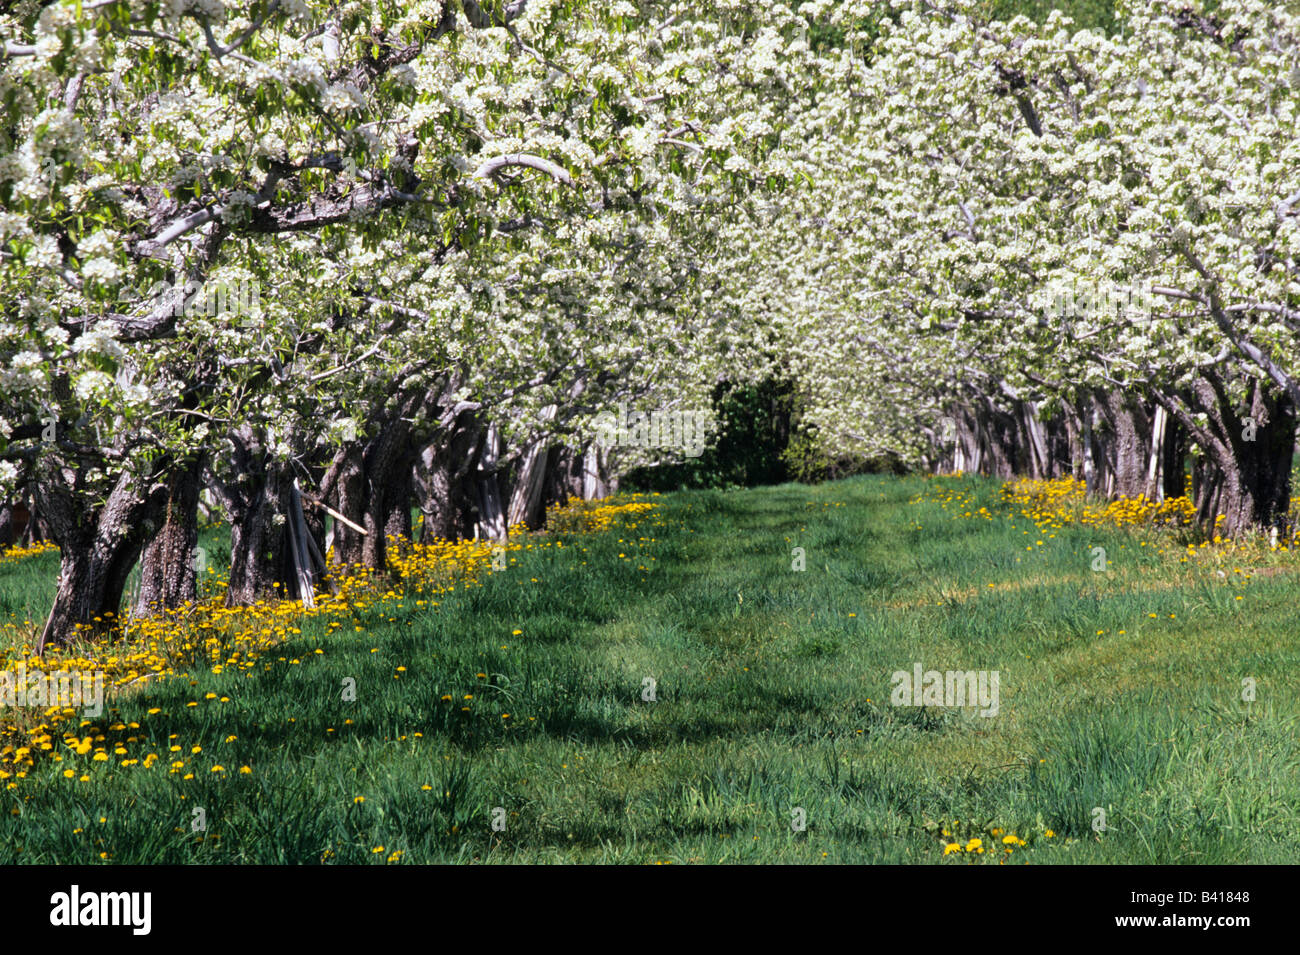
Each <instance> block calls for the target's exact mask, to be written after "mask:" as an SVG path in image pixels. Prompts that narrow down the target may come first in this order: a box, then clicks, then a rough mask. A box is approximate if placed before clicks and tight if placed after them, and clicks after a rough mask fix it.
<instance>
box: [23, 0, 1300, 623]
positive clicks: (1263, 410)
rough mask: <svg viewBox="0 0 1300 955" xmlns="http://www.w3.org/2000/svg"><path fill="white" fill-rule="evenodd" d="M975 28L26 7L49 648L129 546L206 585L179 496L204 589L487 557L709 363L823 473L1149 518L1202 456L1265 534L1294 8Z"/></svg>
mask: <svg viewBox="0 0 1300 955" xmlns="http://www.w3.org/2000/svg"><path fill="white" fill-rule="evenodd" d="M984 6H985V5H984V4H980V3H977V2H975V0H893V2H891V3H889V4H880V5H876V6H872V7H869V8H864V7H862V5H858V4H849V3H843V2H831V0H807V2H790V3H774V4H769V5H763V6H762V7H754V6H752V5H750V4H745V3H741V2H732V0H716V2H705V3H687V2H653V3H652V2H642V3H631V2H617V3H597V2H593V0H568V2H561V0H549V2H548V0H495V2H474V0H447V2H415V3H396V2H380V0H355V2H341V3H340V2H331V3H325V2H307V0H256V2H253V3H248V4H235V3H227V2H224V0H171V2H166V3H159V2H146V0H85V2H81V3H72V2H67V3H62V2H60V3H52V4H44V3H39V2H35V0H29V2H18V3H13V4H9V5H8V6H7V8H6V12H4V13H3V14H0V37H2V40H3V51H2V54H0V111H2V114H0V281H2V282H3V289H4V293H5V294H4V298H3V302H2V303H0V310H2V311H0V389H2V391H0V502H5V501H9V500H12V499H14V498H16V497H23V498H24V499H26V500H28V501H30V504H31V508H32V510H33V511H34V516H35V517H36V519H37V520H38V521H39V522H42V524H43V526H46V527H48V529H49V531H50V534H51V536H52V538H53V540H54V541H55V542H56V543H57V544H58V545H59V547H60V549H61V553H62V567H61V574H60V580H59V586H58V592H57V596H56V599H55V602H54V606H53V608H52V611H51V613H50V616H49V619H48V621H47V624H46V627H45V634H44V637H43V639H42V643H44V642H46V641H55V642H63V641H66V640H68V639H69V638H70V637H71V636H72V635H73V634H74V633H75V632H76V630H77V628H78V627H82V626H98V625H100V624H105V625H111V621H112V620H113V618H114V616H115V615H116V614H118V613H119V612H120V611H121V602H122V597H123V590H124V586H125V581H126V579H127V576H128V574H129V573H130V572H131V570H132V568H133V567H135V566H136V565H137V564H138V565H139V566H140V569H141V586H140V591H139V594H138V598H137V603H136V606H135V607H134V608H133V609H134V612H136V613H149V612H153V611H156V610H159V609H164V608H171V607H177V606H180V605H183V604H184V603H185V601H187V600H191V599H193V598H194V595H195V566H194V560H193V551H194V546H195V543H196V540H197V522H198V513H199V509H200V501H201V500H204V499H206V500H211V501H214V502H216V503H217V504H219V506H220V509H221V510H222V512H223V513H224V515H225V517H226V519H227V520H228V521H229V523H230V527H231V545H232V555H231V568H230V586H229V592H228V600H229V601H230V602H231V603H232V604H242V603H250V602H254V601H257V600H260V599H263V598H265V597H267V596H270V595H273V594H275V593H277V592H279V593H287V594H289V595H291V596H296V597H298V598H299V599H302V600H303V601H305V602H309V601H311V600H312V593H313V590H314V588H315V587H316V586H317V585H318V583H319V582H320V580H321V578H322V576H324V575H326V574H327V573H328V572H329V571H330V570H331V568H330V567H329V566H328V565H327V560H328V559H329V555H330V554H331V553H332V555H333V560H334V561H335V563H336V565H344V566H352V567H360V568H366V569H369V570H371V571H375V572H383V571H384V570H385V569H386V568H387V566H388V555H387V547H388V546H389V544H388V542H389V540H390V538H391V537H394V536H395V537H396V538H398V539H404V538H409V537H410V536H411V534H412V532H413V528H412V526H411V513H412V507H413V506H418V508H419V509H420V510H421V512H422V513H423V514H424V533H426V534H435V535H440V536H449V537H479V538H486V539H500V538H501V537H503V536H504V535H505V534H506V533H507V529H508V527H510V526H511V525H514V524H517V523H520V522H524V523H531V524H536V523H537V521H538V520H539V518H540V514H541V511H542V509H543V507H544V505H545V503H546V502H547V501H549V500H554V499H556V498H562V497H564V496H566V495H567V494H569V493H578V492H581V493H585V494H587V495H589V496H591V495H598V494H601V493H604V492H605V491H606V490H608V489H609V488H610V487H611V486H612V482H613V480H614V478H615V477H616V475H617V472H618V470H619V469H620V468H623V467H626V466H629V465H633V464H639V463H644V462H646V461H654V460H665V459H668V460H671V459H675V458H680V456H681V454H682V453H683V449H682V447H680V444H682V443H684V442H683V440H681V439H682V434H680V433H679V435H678V441H677V444H678V445H679V446H677V447H651V446H647V445H654V444H663V443H664V442H662V441H654V442H646V441H643V440H640V439H637V440H633V441H630V442H625V441H622V440H616V441H614V442H613V444H612V445H611V444H610V442H609V441H607V440H602V435H606V434H607V432H608V428H607V427H606V423H607V422H608V419H609V415H610V414H611V413H613V412H615V411H616V410H619V411H620V413H621V410H622V409H632V410H633V412H634V413H637V412H641V411H649V410H652V409H657V410H659V411H660V412H668V413H680V412H683V411H690V412H692V413H694V412H696V411H699V410H703V409H704V407H705V406H707V404H708V398H709V396H710V395H711V394H712V393H713V389H714V388H715V387H716V386H717V384H718V383H719V382H720V381H722V380H724V379H725V380H730V381H733V382H737V381H741V382H744V381H748V382H757V381H761V380H763V379H764V378H765V377H770V376H781V377H783V378H785V379H787V380H792V381H793V382H794V383H795V386H796V390H797V392H798V395H799V399H800V401H801V404H802V411H801V415H802V421H803V424H804V427H805V428H806V430H807V431H808V432H809V434H811V435H812V436H813V437H814V438H815V440H816V441H817V442H818V443H819V445H820V447H821V448H822V450H823V451H825V452H826V453H828V454H842V453H848V454H854V455H859V456H866V457H870V458H873V459H877V460H892V461H893V462H895V463H898V464H904V465H911V466H930V467H962V468H966V469H971V470H980V471H984V472H986V473H993V474H999V475H1004V476H1009V475H1011V474H1013V473H1028V474H1033V475H1036V476H1049V475H1050V476H1055V475H1058V474H1062V473H1075V474H1077V475H1080V476H1083V477H1085V478H1086V479H1087V480H1088V483H1089V486H1090V487H1091V488H1093V489H1095V490H1098V491H1101V492H1104V493H1111V494H1138V493H1146V494H1152V495H1158V494H1159V493H1161V491H1166V492H1168V493H1170V494H1178V493H1182V490H1183V488H1182V462H1183V456H1184V451H1189V450H1190V451H1191V452H1192V453H1193V454H1195V455H1196V461H1197V464H1196V465H1195V467H1194V471H1193V478H1194V493H1195V496H1196V502H1197V505H1198V508H1199V516H1200V518H1201V520H1202V521H1203V522H1204V523H1205V524H1206V525H1207V526H1212V525H1213V524H1214V523H1215V521H1216V519H1217V517H1218V515H1220V514H1222V515H1224V518H1223V527H1224V530H1225V532H1227V533H1230V534H1237V533H1244V532H1246V531H1248V530H1251V529H1253V528H1260V527H1266V526H1269V525H1274V526H1276V525H1277V523H1278V522H1279V521H1280V520H1281V519H1282V517H1283V515H1284V514H1285V513H1286V511H1287V507H1288V503H1289V494H1290V487H1289V464H1290V458H1291V453H1292V448H1293V444H1294V438H1295V409H1296V406H1297V402H1300V387H1298V384H1297V375H1298V374H1300V367H1297V344H1298V342H1297V340H1296V336H1297V333H1298V332H1300V311H1297V306H1296V305H1295V303H1294V301H1293V298H1294V296H1295V293H1296V288H1295V286H1294V282H1295V278H1296V268H1297V266H1296V243H1297V234H1296V230H1297V216H1298V215H1300V183H1298V182H1297V180H1296V172H1295V170H1296V168H1297V166H1296V161H1295V160H1296V158H1297V156H1296V149H1297V147H1296V137H1295V134H1294V131H1293V127H1294V119H1295V106H1296V100H1297V95H1300V93H1298V91H1300V46H1298V44H1300V18H1298V17H1297V15H1296V14H1294V13H1291V12H1287V10H1286V9H1285V8H1283V9H1275V6H1276V5H1271V4H1265V3H1260V2H1255V0H1222V2H1219V3H1217V4H1215V10H1214V12H1213V14H1212V15H1211V14H1207V13H1206V12H1205V11H1204V10H1203V9H1202V8H1201V7H1200V6H1199V5H1198V4H1196V3H1194V2H1188V0H1178V2H1174V0H1154V2H1150V3H1145V2H1144V3H1137V2H1128V0H1124V2H1121V3H1120V4H1119V5H1118V6H1117V11H1116V24H1117V26H1118V29H1117V31H1116V32H1114V33H1113V34H1111V35H1101V34H1098V33H1094V32H1090V31H1082V30H1076V29H1074V27H1073V25H1072V24H1071V23H1070V21H1069V20H1068V19H1067V18H1065V17H1064V16H1062V15H1060V14H1053V15H1052V16H1051V17H1050V18H1049V19H1048V20H1047V21H1046V22H1045V23H1044V24H1041V25H1040V24H1035V23H1033V22H1031V21H1029V20H1027V19H1025V18H1018V19H1016V20H1014V21H1012V22H1010V23H998V22H991V23H989V22H983V21H982V20H981V19H980V11H981V9H982V8H983V7H984ZM668 443H670V444H671V443H672V442H668ZM629 445H630V446H629ZM2 507H3V504H0V508H2ZM327 513H332V514H333V515H334V520H333V527H332V532H331V533H332V539H331V540H330V541H328V542H327V540H326V533H325V528H326V518H325V515H326V514H327ZM3 524H4V521H3V515H2V514H0V526H3ZM331 544H332V547H331V546H330V545H331Z"/></svg>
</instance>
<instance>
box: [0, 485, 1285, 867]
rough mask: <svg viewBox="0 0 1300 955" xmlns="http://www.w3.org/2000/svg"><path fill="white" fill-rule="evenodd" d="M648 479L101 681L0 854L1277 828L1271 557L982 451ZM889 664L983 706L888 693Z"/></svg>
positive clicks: (11, 576)
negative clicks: (1067, 513) (930, 471)
mask: <svg viewBox="0 0 1300 955" xmlns="http://www.w3.org/2000/svg"><path fill="white" fill-rule="evenodd" d="M651 500H653V501H654V502H655V503H656V504H657V507H656V508H655V509H654V510H652V511H648V512H644V513H639V514H629V515H625V516H624V517H623V518H621V520H622V523H615V524H614V525H612V526H611V527H609V528H608V529H605V530H603V531H598V532H594V533H583V534H578V533H561V534H553V535H550V536H548V537H547V538H545V539H544V541H539V543H538V545H537V546H534V547H532V548H530V549H528V550H523V551H518V552H515V553H514V554H513V557H514V559H513V561H512V562H511V563H510V564H509V566H508V568H507V569H506V570H504V571H501V572H499V573H495V574H492V575H491V576H490V577H487V578H486V579H484V580H483V581H481V585H480V586H476V587H473V588H470V589H465V588H463V587H460V588H457V589H456V590H455V591H452V592H448V593H445V594H442V595H440V597H439V600H438V604H437V606H431V605H430V602H428V601H426V602H424V603H423V605H420V606H417V605H416V602H415V601H414V600H411V599H403V598H401V597H400V596H396V595H395V596H394V597H392V598H389V599H384V600H378V601H374V602H370V603H368V604H367V605H366V606H365V607H363V608H361V609H360V610H358V611H357V612H356V613H355V614H354V615H352V616H351V617H350V618H349V620H347V621H345V622H344V625H342V626H339V625H337V620H338V618H337V617H336V618H334V622H335V624H336V625H334V626H330V622H329V621H327V620H326V619H324V618H314V619H309V620H305V621H304V622H302V623H301V624H300V626H299V627H298V629H300V630H301V633H299V634H292V633H291V634H290V637H291V639H290V640H289V641H288V642H285V643H283V644H281V645H279V647H278V648H276V649H275V650H274V651H273V652H267V653H264V654H263V655H262V656H261V657H260V659H259V661H258V665H257V666H255V667H251V668H248V669H239V668H237V667H215V668H208V667H202V668H198V669H195V670H194V671H193V672H192V673H190V674H189V675H188V677H187V678H186V677H176V678H172V679H168V680H166V681H163V682H158V683H156V684H155V685H147V686H146V687H145V688H144V689H142V690H140V691H138V692H136V693H133V694H131V695H130V696H129V697H124V698H122V699H120V700H118V701H117V703H116V704H115V707H114V708H113V709H111V710H110V711H109V712H108V713H106V714H105V716H104V717H102V718H101V719H100V720H98V721H91V723H90V724H88V725H86V726H82V727H80V728H79V729H77V728H75V727H74V729H73V733H74V734H77V735H82V734H84V735H85V737H86V738H87V739H90V741H91V746H89V747H86V746H84V743H83V744H78V745H72V744H70V743H69V742H68V741H67V740H64V739H57V738H56V739H55V740H54V741H53V748H52V749H51V750H50V751H48V752H47V753H45V754H43V755H42V758H39V759H36V760H35V761H34V762H33V764H32V765H31V766H30V767H29V768H28V769H26V771H25V772H24V774H23V775H21V776H19V775H16V774H13V773H11V774H9V776H8V777H7V778H6V780H5V781H4V782H3V783H0V863H3V864H12V863H21V862H28V863H56V862H58V863H95V862H100V861H103V862H105V863H158V862H166V863H252V862H258V863H319V862H328V863H352V864H356V863H360V864H410V863H423V862H549V861H580V862H632V863H674V864H683V863H689V862H826V863H838V862H855V863H861V862H883V863H899V862H909V863H918V862H920V863H924V862H933V863H939V864H963V863H977V864H998V863H1005V864H1021V863H1031V864H1044V863H1174V862H1178V863H1225V862H1226V863H1234V862H1266V863H1267V862H1271V863H1280V862H1294V861H1295V860H1296V859H1297V858H1300V819H1298V818H1297V816H1298V814H1300V705H1298V702H1300V701H1298V699H1297V696H1298V693H1297V686H1296V683H1295V680H1294V674H1295V672H1296V669H1297V664H1298V663H1300V586H1298V585H1297V580H1296V575H1295V573H1294V570H1295V567H1296V566H1297V560H1296V558H1295V556H1294V555H1292V554H1281V553H1278V552H1272V553H1270V552H1267V551H1262V552H1261V554H1260V555H1258V556H1257V557H1255V558H1252V559H1251V560H1247V559H1246V558H1245V557H1243V556H1241V555H1229V554H1225V553H1223V552H1222V551H1217V550H1215V549H1214V548H1208V549H1206V548H1193V549H1192V550H1190V551H1189V550H1188V548H1187V546H1186V541H1183V540H1180V539H1179V538H1177V536H1176V533H1177V532H1174V531H1159V532H1150V533H1147V532H1143V531H1139V530H1132V529H1128V530H1125V529H1116V528H1109V529H1103V528H1096V527H1086V526H1079V525H1069V524H1062V525H1059V526H1058V525H1054V524H1050V523H1045V522H1043V521H1040V522H1039V523H1037V524H1036V523H1035V522H1034V521H1033V520H1031V519H1030V518H1028V517H1026V516H1025V515H1024V514H1023V513H1022V512H1021V511H1020V510H1018V509H1017V508H1016V507H1015V506H1014V505H1008V504H1006V503H1005V502H1004V501H1003V500H1002V498H1001V496H1000V494H999V485H998V484H997V483H996V482H993V481H988V480H981V479H975V478H952V479H942V478H940V479H924V478H901V479H900V478H895V477H864V478H855V479H851V480H847V481H842V482H837V483H831V484H825V485H821V486H817V487H806V486H798V485H784V486H780V487H774V488H763V489H756V490H748V491H739V492H733V493H720V492H683V493H677V494H666V495H663V496H660V497H655V498H652V499H651ZM981 508H983V511H981V510H980V509H981ZM1096 547H1103V548H1104V549H1105V551H1106V557H1107V559H1108V560H1109V564H1108V565H1107V570H1106V571H1104V572H1096V571H1093V570H1091V567H1092V566H1093V563H1094V561H1095V559H1096V557H1095V550H1094V548H1096ZM795 548H801V549H802V552H800V551H797V550H795ZM1189 554H1190V556H1189ZM801 556H802V560H801ZM51 557H52V555H41V556H39V557H33V558H30V559H29V560H31V561H34V562H35V561H46V562H48V561H49V560H50V559H51ZM24 563H25V562H24V561H17V562H9V563H6V564H2V565H0V598H3V599H5V600H7V601H8V603H7V605H6V606H7V607H8V608H9V609H10V610H12V609H14V608H21V607H22V606H24V601H27V600H29V599H31V598H32V594H33V592H34V590H39V589H40V586H41V585H38V584H34V583H33V582H32V581H31V579H30V571H29V570H28V571H24V569H23V567H24ZM801 563H802V566H803V567H804V569H803V570H797V569H794V568H795V567H797V566H799V565H800V564H801ZM32 566H35V565H34V564H33V565H32ZM1265 567H1267V569H1265ZM917 664H920V665H921V667H922V668H923V669H924V670H939V671H947V670H961V671H997V673H998V677H999V684H998V686H999V707H998V712H997V715H995V716H980V715H979V714H978V712H977V711H976V710H974V709H965V710H960V709H955V708H951V707H948V708H945V707H935V706H926V707H915V706H895V705H893V704H892V702H891V691H892V689H893V687H892V686H891V675H892V674H894V673H895V672H896V671H904V672H907V673H908V674H911V673H912V671H913V668H914V666H915V665H917ZM211 669H219V670H220V671H221V672H211ZM1243 681H1248V682H1247V683H1245V684H1243ZM1243 686H1246V687H1253V690H1254V697H1255V698H1254V700H1253V701H1251V702H1247V701H1245V700H1243ZM1246 695H1250V694H1249V693H1247V694H1246ZM650 697H653V699H650ZM99 736H102V737H104V739H102V740H100V739H97V737H99ZM74 738H75V737H74ZM78 749H83V750H85V751H84V752H81V753H79V752H78ZM96 751H99V752H100V753H102V754H103V757H104V758H96V755H95V753H96ZM151 755H152V758H150V756H151ZM1103 818H1104V823H1105V829H1104V830H1101V831H1098V830H1097V829H1096V828H1094V827H1095V826H1096V825H1097V824H1098V822H1099V821H1100V820H1102V819H1103Z"/></svg>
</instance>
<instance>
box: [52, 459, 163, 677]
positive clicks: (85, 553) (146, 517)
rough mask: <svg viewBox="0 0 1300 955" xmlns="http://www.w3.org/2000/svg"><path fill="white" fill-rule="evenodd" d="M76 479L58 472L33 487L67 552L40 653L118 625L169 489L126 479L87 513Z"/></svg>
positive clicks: (63, 553)
mask: <svg viewBox="0 0 1300 955" xmlns="http://www.w3.org/2000/svg"><path fill="white" fill-rule="evenodd" d="M75 480H76V478H75V476H70V475H69V470H68V469H65V468H57V467H56V468H54V469H52V470H51V471H50V473H48V474H47V475H46V476H45V477H44V478H43V479H39V478H38V479H37V480H36V481H34V483H33V488H34V493H35V495H36V501H37V502H38V503H39V505H40V507H41V511H42V512H43V513H44V514H46V515H48V519H49V522H50V527H51V529H52V532H53V534H54V542H55V543H56V544H58V546H59V548H60V551H61V556H62V560H61V564H60V568H59V579H58V585H57V589H56V592H55V596H54V605H53V606H52V607H51V608H50V615H49V617H48V618H47V619H46V622H45V629H44V630H43V631H42V633H41V637H40V639H39V640H38V641H37V647H36V652H37V653H38V654H40V653H42V652H44V649H45V647H46V646H47V645H49V644H55V645H59V646H66V645H67V644H69V643H70V642H72V640H74V639H75V638H76V637H78V636H81V635H86V636H95V635H102V634H104V633H107V632H109V631H111V630H114V629H116V627H117V626H118V614H119V613H120V611H121V607H122V591H123V589H124V588H125V587H126V578H127V575H128V574H129V573H130V572H131V568H132V567H134V566H135V562H136V558H137V557H139V555H140V549H141V547H142V546H143V543H144V541H143V537H144V525H145V523H146V522H147V521H150V520H156V519H157V518H158V516H159V515H160V513H161V504H162V501H163V499H164V498H163V493H162V492H165V485H161V484H159V485H156V486H152V487H151V486H150V485H149V484H146V483H144V482H142V481H141V480H140V479H139V478H137V477H136V476H134V475H132V474H130V473H126V474H123V475H121V476H120V477H119V478H118V480H117V483H116V484H115V485H114V487H113V489H112V490H111V491H110V492H109V494H108V497H107V500H105V502H104V504H103V506H102V507H99V508H97V509H96V510H94V511H92V512H89V513H87V512H86V511H85V510H84V509H83V508H82V507H80V506H79V504H78V498H77V497H76V496H75V495H74V493H73V492H72V487H73V486H75V485H74V484H73V482H74V481H75Z"/></svg>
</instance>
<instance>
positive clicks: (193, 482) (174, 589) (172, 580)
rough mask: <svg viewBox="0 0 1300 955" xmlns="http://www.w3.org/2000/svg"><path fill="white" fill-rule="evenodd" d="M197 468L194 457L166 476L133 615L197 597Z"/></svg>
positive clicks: (171, 607) (143, 557)
mask: <svg viewBox="0 0 1300 955" xmlns="http://www.w3.org/2000/svg"><path fill="white" fill-rule="evenodd" d="M199 471H200V462H199V460H198V459H193V460H191V461H189V462H186V463H185V464H183V465H181V466H179V467H178V468H177V469H176V470H174V471H173V472H172V473H171V474H170V475H168V477H167V480H166V490H165V492H164V493H165V498H164V500H165V503H164V505H163V508H164V510H163V519H162V526H161V527H160V528H159V529H158V531H157V533H155V534H154V535H153V537H152V538H151V539H150V540H149V542H148V543H147V544H146V545H145V547H144V551H143V553H142V554H141V558H140V593H139V595H138V597H137V599H136V605H135V614H136V616H141V617H144V616H149V615H150V614H155V613H159V612H161V611H163V610H174V609H176V608H178V607H182V606H184V605H185V604H186V603H187V602H193V601H195V600H197V599H198V587H197V572H198V569H199V568H198V567H197V565H196V562H195V557H196V548H197V545H198V540H199V526H198V506H199Z"/></svg>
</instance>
